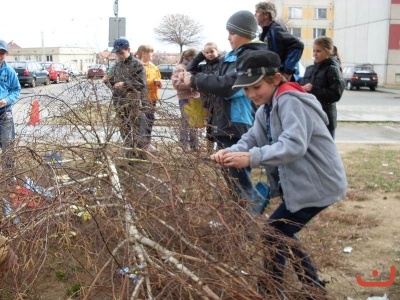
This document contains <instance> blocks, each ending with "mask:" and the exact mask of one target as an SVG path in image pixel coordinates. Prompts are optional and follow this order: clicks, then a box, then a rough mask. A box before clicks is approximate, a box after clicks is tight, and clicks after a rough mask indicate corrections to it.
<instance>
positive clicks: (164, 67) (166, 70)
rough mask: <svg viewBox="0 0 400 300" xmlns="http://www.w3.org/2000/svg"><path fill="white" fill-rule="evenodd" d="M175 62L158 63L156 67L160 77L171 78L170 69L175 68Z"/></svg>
mask: <svg viewBox="0 0 400 300" xmlns="http://www.w3.org/2000/svg"><path fill="white" fill-rule="evenodd" d="M175 66H176V65H175V64H160V65H158V66H157V68H158V69H159V70H160V73H161V78H162V79H171V75H172V70H173V69H174V68H175Z"/></svg>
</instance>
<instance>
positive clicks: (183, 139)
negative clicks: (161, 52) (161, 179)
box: [171, 48, 200, 150]
mask: <svg viewBox="0 0 400 300" xmlns="http://www.w3.org/2000/svg"><path fill="white" fill-rule="evenodd" d="M196 54H197V50H196V49H193V48H191V49H187V50H185V51H183V52H182V54H181V57H180V59H179V62H178V64H177V65H176V67H175V69H174V70H173V72H172V77H171V82H172V86H173V87H174V89H175V90H176V91H177V94H178V99H179V108H180V110H181V128H180V131H179V143H180V145H181V147H182V150H186V148H187V146H189V148H190V150H197V148H198V137H197V136H196V129H195V128H190V125H189V121H188V117H187V116H186V114H185V112H184V110H183V106H184V105H185V104H187V103H189V99H190V98H199V97H200V93H199V92H198V91H197V90H195V89H194V88H192V87H191V86H190V84H187V83H185V82H184V81H183V77H184V76H185V73H186V71H187V65H188V64H189V62H190V61H191V60H192V59H193V57H194V56H195V55H196Z"/></svg>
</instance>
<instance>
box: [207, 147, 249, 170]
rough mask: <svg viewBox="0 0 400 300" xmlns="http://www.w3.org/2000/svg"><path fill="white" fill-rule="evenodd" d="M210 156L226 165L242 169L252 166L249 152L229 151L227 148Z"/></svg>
mask: <svg viewBox="0 0 400 300" xmlns="http://www.w3.org/2000/svg"><path fill="white" fill-rule="evenodd" d="M210 158H211V159H212V160H214V161H215V162H216V163H218V164H220V165H222V166H224V167H235V168H238V169H242V168H246V167H248V166H250V153H249V152H229V151H228V150H226V149H222V150H219V151H218V152H217V153H215V154H213V155H211V156H210Z"/></svg>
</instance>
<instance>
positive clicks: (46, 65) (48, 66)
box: [42, 63, 51, 69]
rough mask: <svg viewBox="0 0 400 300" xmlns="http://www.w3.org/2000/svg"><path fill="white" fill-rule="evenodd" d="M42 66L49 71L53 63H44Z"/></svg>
mask: <svg viewBox="0 0 400 300" xmlns="http://www.w3.org/2000/svg"><path fill="white" fill-rule="evenodd" d="M42 66H43V67H45V68H46V69H48V68H50V67H51V63H50V64H46V63H43V64H42Z"/></svg>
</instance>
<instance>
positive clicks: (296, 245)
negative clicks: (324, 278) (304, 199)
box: [264, 201, 326, 285]
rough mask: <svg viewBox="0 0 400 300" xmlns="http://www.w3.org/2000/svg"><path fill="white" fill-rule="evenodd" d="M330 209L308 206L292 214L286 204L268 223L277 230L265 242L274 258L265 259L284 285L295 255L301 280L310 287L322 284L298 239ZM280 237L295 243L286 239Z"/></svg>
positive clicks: (279, 208)
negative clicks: (288, 259) (287, 268)
mask: <svg viewBox="0 0 400 300" xmlns="http://www.w3.org/2000/svg"><path fill="white" fill-rule="evenodd" d="M325 208H326V207H307V208H303V209H301V210H299V211H297V212H294V213H292V212H290V211H289V210H288V209H287V208H286V205H285V201H283V202H282V204H281V205H280V206H279V207H278V208H277V209H276V210H275V211H274V212H273V213H272V215H271V216H270V218H269V220H268V222H267V224H268V225H269V226H272V227H273V228H274V229H275V230H276V231H274V232H273V233H272V234H270V235H268V236H266V238H265V243H266V245H267V247H268V248H269V249H273V251H274V252H273V254H272V259H265V261H264V267H265V268H266V269H267V270H271V269H272V274H273V277H274V279H275V280H276V281H277V282H280V283H282V281H283V271H284V267H285V263H286V258H287V257H288V255H289V253H290V255H292V256H293V257H292V260H293V267H294V269H295V271H296V273H297V276H298V278H299V280H300V281H301V282H303V283H306V284H314V285H315V284H319V283H320V280H319V278H318V274H317V269H316V268H315V267H314V265H313V263H312V262H311V259H310V257H309V256H308V255H307V254H306V253H304V252H303V251H302V250H301V245H300V241H299V240H298V239H297V237H296V235H295V234H296V233H297V232H299V231H300V230H301V229H302V228H303V227H304V225H305V224H307V223H308V222H309V221H310V220H311V219H312V218H313V217H314V216H316V215H317V214H318V213H319V212H321V211H322V210H324V209H325ZM280 235H283V236H284V237H289V238H291V239H292V240H291V241H287V240H285V239H282V237H280Z"/></svg>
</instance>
